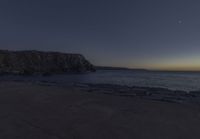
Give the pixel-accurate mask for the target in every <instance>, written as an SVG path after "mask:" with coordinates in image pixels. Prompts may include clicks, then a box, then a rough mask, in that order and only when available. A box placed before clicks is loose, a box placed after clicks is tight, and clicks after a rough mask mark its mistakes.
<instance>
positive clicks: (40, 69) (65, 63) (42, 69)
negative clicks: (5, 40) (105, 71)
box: [0, 50, 95, 74]
mask: <svg viewBox="0 0 200 139" xmlns="http://www.w3.org/2000/svg"><path fill="white" fill-rule="evenodd" d="M88 71H95V69H94V66H93V65H92V64H90V63H89V62H88V61H87V60H86V59H85V58H84V57H83V56H82V55H80V54H66V53H59V52H41V51H6V50H0V73H9V74H35V73H39V74H55V73H65V72H88Z"/></svg>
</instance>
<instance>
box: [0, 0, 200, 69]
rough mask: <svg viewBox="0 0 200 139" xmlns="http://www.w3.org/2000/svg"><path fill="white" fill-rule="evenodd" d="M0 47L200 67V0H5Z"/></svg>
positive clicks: (121, 63)
mask: <svg viewBox="0 0 200 139" xmlns="http://www.w3.org/2000/svg"><path fill="white" fill-rule="evenodd" d="M0 49H9V50H43V51H59V52H66V53H81V54H83V55H84V56H85V57H86V58H87V59H88V60H89V61H91V62H92V63H93V64H94V65H100V66H117V67H128V68H145V69H161V70H200V1H199V0H1V1H0Z"/></svg>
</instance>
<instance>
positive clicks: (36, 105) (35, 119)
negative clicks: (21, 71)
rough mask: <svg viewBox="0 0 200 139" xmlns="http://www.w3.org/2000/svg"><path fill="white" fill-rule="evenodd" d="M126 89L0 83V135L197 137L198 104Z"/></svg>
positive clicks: (33, 138)
mask: <svg viewBox="0 0 200 139" xmlns="http://www.w3.org/2000/svg"><path fill="white" fill-rule="evenodd" d="M105 88H106V89H105ZM116 88H117V89H116ZM127 89H128V88H126V89H125V93H124V92H123V91H124V89H123V88H122V87H119V86H116V87H113V86H109V85H106V87H105V85H104V86H103V85H84V84H81V85H80V84H78V85H74V86H65V87H62V86H56V85H53V84H50V83H38V84H36V83H31V82H18V81H3V82H1V83H0V107H1V108H0V110H1V112H0V123H1V124H0V138H2V139H102V138H104V139H133V138H136V139H147V138H148V139H188V138H192V139H199V138H200V132H199V129H200V111H199V110H200V109H199V108H200V107H199V104H198V103H194V102H193V103H192V102H191V103H190V101H187V100H186V101H184V99H183V100H181V101H180V100H178V101H177V100H176V99H170V100H172V101H169V98H168V99H152V94H149V93H145V94H144V91H141V88H140V91H139V92H140V93H136V92H137V90H138V88H134V89H133V90H131V91H132V93H130V90H129V93H127V92H126V91H127ZM129 89H130V88H129ZM134 90H135V92H134ZM151 90H152V88H151ZM161 90H162V89H161ZM117 91H119V92H117ZM154 91H156V89H154ZM162 91H163V90H162ZM142 92H143V93H142ZM130 94H132V95H130ZM135 94H136V95H135ZM169 94H170V93H169ZM169 94H168V95H169ZM150 96H151V97H150ZM182 96H184V95H182ZM153 97H154V95H153ZM187 97H194V98H196V97H197V96H194V94H192V95H191V96H187V95H186V96H185V98H187ZM176 98H177V97H176ZM174 100H176V101H174Z"/></svg>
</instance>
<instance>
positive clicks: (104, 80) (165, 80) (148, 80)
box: [0, 70, 200, 91]
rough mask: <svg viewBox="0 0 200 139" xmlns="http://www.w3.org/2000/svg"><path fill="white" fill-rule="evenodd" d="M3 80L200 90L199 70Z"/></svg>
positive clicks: (124, 72)
mask: <svg viewBox="0 0 200 139" xmlns="http://www.w3.org/2000/svg"><path fill="white" fill-rule="evenodd" d="M1 80H18V81H32V82H38V81H43V82H55V83H58V84H62V85H69V84H74V83H94V84H118V85H127V86H144V87H162V88H168V89H172V90H185V91H193V90H200V73H198V72H156V71H134V70H98V71H97V72H94V73H87V74H62V75H52V76H46V77H45V76H11V75H9V76H8V75H5V76H1V77H0V81H1Z"/></svg>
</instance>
